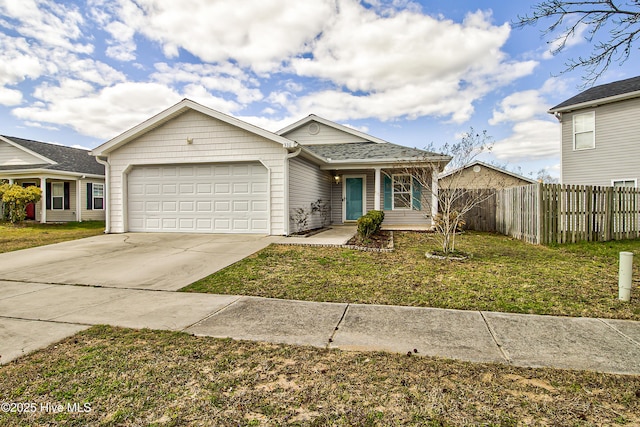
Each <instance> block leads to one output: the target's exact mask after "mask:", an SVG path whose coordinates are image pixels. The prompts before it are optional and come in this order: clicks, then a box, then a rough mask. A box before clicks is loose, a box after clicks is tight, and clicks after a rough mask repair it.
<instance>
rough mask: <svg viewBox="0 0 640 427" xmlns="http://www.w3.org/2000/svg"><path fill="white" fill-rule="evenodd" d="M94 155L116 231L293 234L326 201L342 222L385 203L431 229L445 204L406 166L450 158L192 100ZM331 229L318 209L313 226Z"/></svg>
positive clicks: (313, 123) (393, 214) (329, 126)
mask: <svg viewBox="0 0 640 427" xmlns="http://www.w3.org/2000/svg"><path fill="white" fill-rule="evenodd" d="M92 154H93V155H94V156H96V157H97V159H98V161H99V162H101V163H103V164H105V165H106V177H107V196H106V197H107V200H109V202H110V203H108V207H109V209H108V210H107V232H112V233H122V232H127V231H138V232H193V233H260V234H273V235H286V234H291V233H293V232H295V231H297V230H296V226H295V223H294V221H293V219H292V212H294V210H295V209H296V208H300V209H305V210H309V211H310V207H311V204H312V203H315V202H318V201H320V202H321V203H322V204H324V205H325V206H327V207H328V208H330V218H329V222H330V223H332V224H344V223H351V222H355V221H356V220H357V219H358V218H359V217H360V216H362V215H363V214H365V213H366V212H367V211H369V210H372V209H380V210H384V211H385V214H386V217H385V223H384V225H386V226H401V227H403V228H407V229H410V228H412V227H413V226H416V227H418V226H420V227H424V226H425V225H427V226H429V225H431V217H432V214H433V212H434V211H435V210H436V209H437V203H436V204H434V203H425V202H424V200H425V199H426V200H430V201H433V197H431V198H425V197H424V196H425V194H422V193H423V191H426V190H424V189H422V188H420V186H419V185H418V183H417V182H416V181H415V180H414V179H412V177H411V176H409V175H406V174H403V173H401V171H402V168H401V167H400V165H406V164H412V165H419V166H424V167H428V168H433V169H435V170H436V171H442V169H443V168H444V166H445V165H446V164H447V163H448V162H449V161H450V157H448V156H444V155H441V154H437V153H430V152H427V151H424V150H417V149H413V148H409V147H404V146H401V145H396V144H392V143H389V142H386V141H383V140H381V139H379V138H376V137H373V136H371V135H367V134H365V133H362V132H359V131H356V130H354V129H351V128H348V127H345V126H342V125H339V124H337V123H334V122H331V121H329V120H326V119H323V118H321V117H317V116H314V115H310V116H308V117H306V118H304V119H302V120H299V121H298V122H296V123H293V124H292V125H290V126H287V127H286V128H284V129H282V130H280V131H279V132H277V133H272V132H269V131H267V130H264V129H262V128H259V127H257V126H254V125H251V124H249V123H246V122H244V121H242V120H239V119H236V118H234V117H231V116H228V115H226V114H223V113H220V112H218V111H215V110H212V109H210V108H207V107H205V106H203V105H200V104H198V103H195V102H193V101H191V100H188V99H185V100H183V101H181V102H179V103H178V104H176V105H174V106H172V107H170V108H168V109H167V110H164V111H163V112H161V113H159V114H157V115H156V116H154V117H152V118H150V119H148V120H146V121H145V122H143V123H140V124H139V125H137V126H135V127H133V128H131V129H129V130H128V131H126V132H124V133H122V134H121V135H118V136H116V137H115V138H113V139H111V140H110V141H107V142H105V143H104V144H102V145H100V146H99V147H97V148H95V149H94V150H93V151H92ZM433 180H434V182H436V183H437V173H436V174H434V176H433ZM436 187H437V185H436ZM322 225H323V224H322V219H321V217H320V215H317V214H310V215H309V224H308V227H309V228H315V227H320V226H322ZM325 225H326V224H325Z"/></svg>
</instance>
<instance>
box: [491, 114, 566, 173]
mask: <svg viewBox="0 0 640 427" xmlns="http://www.w3.org/2000/svg"><path fill="white" fill-rule="evenodd" d="M492 153H493V155H495V156H496V157H497V158H498V159H499V160H503V161H508V162H520V161H533V160H544V159H553V158H558V157H559V156H560V125H559V124H558V123H557V122H556V121H555V119H552V118H551V119H550V120H529V121H524V122H520V123H517V124H516V125H515V126H514V127H513V133H512V135H510V136H509V137H507V138H505V139H503V140H500V141H497V142H496V143H495V144H494V145H493V150H492Z"/></svg>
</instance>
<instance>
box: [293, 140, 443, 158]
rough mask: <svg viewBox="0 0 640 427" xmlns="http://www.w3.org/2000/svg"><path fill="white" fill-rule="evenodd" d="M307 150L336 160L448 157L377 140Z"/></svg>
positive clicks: (321, 146) (306, 146)
mask: <svg viewBox="0 0 640 427" xmlns="http://www.w3.org/2000/svg"><path fill="white" fill-rule="evenodd" d="M303 147H304V148H305V149H306V150H309V151H311V152H312V153H314V154H316V155H318V156H320V157H322V158H324V159H327V160H328V161H334V160H372V161H375V160H389V159H398V160H400V159H402V160H406V159H415V160H430V159H431V158H434V157H436V158H442V160H446V159H448V157H447V156H443V155H442V154H438V153H432V152H430V151H425V150H419V149H417V148H410V147H405V146H402V145H396V144H392V143H385V144H380V143H377V142H351V143H347V144H325V145H304V146H303Z"/></svg>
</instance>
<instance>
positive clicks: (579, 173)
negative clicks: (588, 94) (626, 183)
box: [562, 98, 640, 186]
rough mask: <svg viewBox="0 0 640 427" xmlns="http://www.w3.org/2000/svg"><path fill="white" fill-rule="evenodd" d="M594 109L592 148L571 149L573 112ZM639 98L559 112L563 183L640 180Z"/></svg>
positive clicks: (601, 183) (585, 183) (589, 183)
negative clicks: (560, 116)
mask: <svg viewBox="0 0 640 427" xmlns="http://www.w3.org/2000/svg"><path fill="white" fill-rule="evenodd" d="M590 111H595V148H594V149H589V150H579V151H574V150H573V116H574V115H575V114H582V113H587V112H590ZM639 159H640V98H636V99H631V100H626V101H620V102H616V103H612V104H605V105H602V106H599V107H596V108H590V109H583V110H578V111H574V112H571V113H564V114H563V115H562V183H563V184H574V185H575V184H580V185H604V186H610V185H611V181H612V180H619V179H636V180H638V182H640V160H639Z"/></svg>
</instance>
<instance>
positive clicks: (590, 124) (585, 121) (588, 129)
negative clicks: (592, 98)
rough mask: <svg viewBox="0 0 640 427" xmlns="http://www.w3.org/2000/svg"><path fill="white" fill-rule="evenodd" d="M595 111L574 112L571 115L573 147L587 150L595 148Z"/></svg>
mask: <svg viewBox="0 0 640 427" xmlns="http://www.w3.org/2000/svg"><path fill="white" fill-rule="evenodd" d="M595 135H596V113H595V112H593V111H592V112H590V113H584V114H576V115H575V116H573V149H574V150H588V149H590V148H596V137H595Z"/></svg>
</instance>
